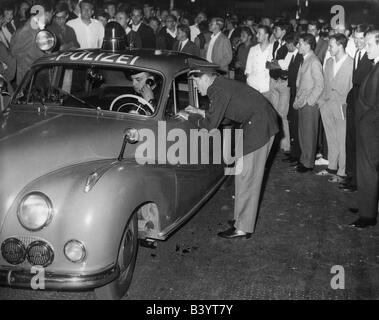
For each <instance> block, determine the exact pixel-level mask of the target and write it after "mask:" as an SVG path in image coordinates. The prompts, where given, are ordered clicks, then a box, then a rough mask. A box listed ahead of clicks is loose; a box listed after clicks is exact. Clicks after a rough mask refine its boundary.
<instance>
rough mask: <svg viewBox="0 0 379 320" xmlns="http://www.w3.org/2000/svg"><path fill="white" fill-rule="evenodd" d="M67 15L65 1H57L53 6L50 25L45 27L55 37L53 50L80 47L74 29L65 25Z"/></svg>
mask: <svg viewBox="0 0 379 320" xmlns="http://www.w3.org/2000/svg"><path fill="white" fill-rule="evenodd" d="M68 16H69V7H68V5H67V3H64V2H59V3H58V4H57V6H56V7H55V15H54V18H53V22H52V24H51V25H49V26H48V27H47V29H48V30H49V31H50V32H52V33H54V34H55V36H56V37H57V45H56V47H55V50H57V51H58V50H74V49H78V48H79V47H80V45H79V43H78V40H77V39H76V35H75V31H74V29H73V28H71V27H70V26H68V25H66V22H67V19H68Z"/></svg>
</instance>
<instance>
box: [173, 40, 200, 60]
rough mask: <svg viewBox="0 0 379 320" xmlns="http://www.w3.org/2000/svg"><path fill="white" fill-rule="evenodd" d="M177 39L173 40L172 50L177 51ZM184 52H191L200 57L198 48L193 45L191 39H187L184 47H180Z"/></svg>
mask: <svg viewBox="0 0 379 320" xmlns="http://www.w3.org/2000/svg"><path fill="white" fill-rule="evenodd" d="M179 43H180V42H179V41H175V43H174V46H173V47H172V50H174V51H179ZM180 52H184V53H188V54H192V55H194V56H198V57H200V49H199V47H198V46H197V45H195V44H194V43H193V42H192V41H191V40H189V39H188V41H187V43H186V44H185V46H184V48H182V51H180Z"/></svg>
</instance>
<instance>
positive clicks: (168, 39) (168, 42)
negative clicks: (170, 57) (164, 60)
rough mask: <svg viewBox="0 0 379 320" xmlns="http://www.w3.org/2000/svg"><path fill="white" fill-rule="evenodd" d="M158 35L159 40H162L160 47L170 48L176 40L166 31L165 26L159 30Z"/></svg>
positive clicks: (163, 48)
mask: <svg viewBox="0 0 379 320" xmlns="http://www.w3.org/2000/svg"><path fill="white" fill-rule="evenodd" d="M159 36H160V38H161V40H162V41H163V42H162V44H161V48H160V49H162V50H172V48H173V46H174V44H175V42H176V38H173V37H172V36H171V35H170V34H169V33H167V30H166V27H164V28H162V29H161V30H160V31H159Z"/></svg>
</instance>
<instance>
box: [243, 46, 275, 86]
mask: <svg viewBox="0 0 379 320" xmlns="http://www.w3.org/2000/svg"><path fill="white" fill-rule="evenodd" d="M272 50H273V48H272V44H269V45H268V46H267V48H266V50H264V51H262V49H261V46H260V44H257V45H255V46H254V47H251V48H250V51H249V54H248V56H247V61H246V69H245V74H246V75H247V79H246V82H247V84H248V85H249V86H250V87H253V88H254V89H256V90H258V91H259V92H267V91H269V89H270V71H269V70H268V69H267V68H266V62H267V61H271V60H272Z"/></svg>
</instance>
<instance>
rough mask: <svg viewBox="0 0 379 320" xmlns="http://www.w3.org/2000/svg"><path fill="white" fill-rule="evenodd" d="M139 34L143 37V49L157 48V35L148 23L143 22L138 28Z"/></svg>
mask: <svg viewBox="0 0 379 320" xmlns="http://www.w3.org/2000/svg"><path fill="white" fill-rule="evenodd" d="M137 34H138V35H139V37H140V39H141V45H142V48H143V49H155V48H156V42H155V35H154V31H153V29H151V28H150V27H149V26H148V25H146V24H144V23H141V25H140V27H139V28H138V31H137Z"/></svg>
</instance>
